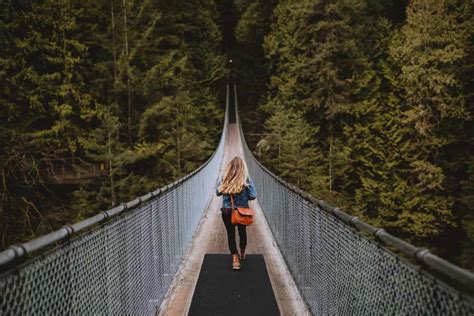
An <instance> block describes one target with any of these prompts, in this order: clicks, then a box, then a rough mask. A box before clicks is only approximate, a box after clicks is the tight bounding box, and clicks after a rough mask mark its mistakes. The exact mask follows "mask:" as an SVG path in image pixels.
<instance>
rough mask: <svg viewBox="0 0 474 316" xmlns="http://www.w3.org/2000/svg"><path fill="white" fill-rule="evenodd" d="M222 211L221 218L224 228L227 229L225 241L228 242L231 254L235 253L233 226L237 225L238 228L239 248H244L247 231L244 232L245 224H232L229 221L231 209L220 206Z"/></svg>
mask: <svg viewBox="0 0 474 316" xmlns="http://www.w3.org/2000/svg"><path fill="white" fill-rule="evenodd" d="M221 212H222V220H223V221H224V225H225V229H226V230H227V243H228V244H229V250H230V253H231V254H237V253H238V252H237V245H236V243H235V226H237V228H238V230H239V239H240V243H239V245H240V248H241V249H245V246H247V232H246V230H245V229H246V228H247V226H246V225H242V224H237V225H232V222H231V215H232V209H230V208H221Z"/></svg>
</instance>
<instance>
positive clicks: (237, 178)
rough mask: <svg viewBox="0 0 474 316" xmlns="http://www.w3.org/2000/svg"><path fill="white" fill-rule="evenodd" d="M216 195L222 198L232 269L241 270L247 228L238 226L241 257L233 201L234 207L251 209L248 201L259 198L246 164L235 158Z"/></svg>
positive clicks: (228, 167)
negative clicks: (233, 215) (234, 221)
mask: <svg viewBox="0 0 474 316" xmlns="http://www.w3.org/2000/svg"><path fill="white" fill-rule="evenodd" d="M216 194H217V195H218V196H219V195H223V197H222V208H221V211H222V220H223V221H224V225H225V228H226V230H227V242H228V244H229V250H230V253H231V254H232V268H233V269H234V270H238V269H240V260H239V259H245V246H246V245H247V233H246V230H245V228H246V227H247V226H245V225H242V224H238V225H237V228H238V230H239V239H240V243H239V244H240V255H239V254H238V253H237V245H236V243H235V225H232V222H231V214H232V201H231V195H232V199H233V202H234V207H249V204H248V201H249V200H254V199H255V198H256V197H257V192H256V191H255V185H254V184H253V181H252V179H250V177H249V175H248V171H247V167H246V166H245V163H244V162H243V161H242V159H240V158H239V157H234V158H233V159H232V160H231V161H230V162H229V163H228V164H227V167H226V171H225V173H224V177H223V178H221V179H220V181H219V184H218V185H217V189H216Z"/></svg>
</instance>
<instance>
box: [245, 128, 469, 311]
mask: <svg viewBox="0 0 474 316" xmlns="http://www.w3.org/2000/svg"><path fill="white" fill-rule="evenodd" d="M242 139H244V137H243V134H242ZM244 153H245V158H246V162H247V165H248V168H249V173H250V175H251V177H252V178H253V180H254V182H255V185H256V187H257V190H258V194H259V196H258V201H259V203H260V205H261V206H262V209H263V212H264V215H265V217H266V219H267V221H268V223H269V225H270V228H271V230H272V234H273V237H274V238H275V240H276V242H277V244H278V247H279V249H280V251H281V253H282V255H283V257H284V258H285V261H286V263H287V265H288V268H289V270H290V271H291V273H292V275H293V277H294V279H295V282H296V284H297V286H298V288H299V291H300V293H301V295H302V296H303V297H304V299H305V301H306V302H307V304H308V306H309V307H310V309H311V311H312V313H313V314H314V315H474V303H473V301H472V298H471V297H470V296H469V295H467V294H465V293H460V292H459V291H458V290H456V289H454V288H453V287H451V286H448V285H446V284H445V283H443V282H442V281H440V280H439V279H437V278H435V277H434V276H432V275H430V274H429V273H428V272H427V271H425V270H424V269H422V268H421V267H419V266H416V265H414V264H411V263H409V262H408V261H407V260H405V259H403V258H401V257H399V256H397V255H395V254H394V253H393V252H391V251H389V250H388V249H387V248H386V247H384V246H382V245H381V244H380V243H379V242H377V241H374V240H372V239H370V238H368V237H366V236H365V235H363V234H361V233H360V232H358V231H357V230H355V229H354V228H353V227H351V226H350V225H347V224H346V223H344V222H342V221H341V220H339V219H338V218H336V217H335V216H332V214H329V213H328V212H326V211H323V210H321V209H320V208H319V207H318V206H317V205H316V204H314V203H311V202H310V201H309V200H308V199H307V198H305V197H303V196H302V195H301V194H298V193H297V192H295V190H292V189H290V188H289V187H288V186H287V185H285V184H284V183H283V182H282V181H280V180H279V179H278V178H277V177H276V176H274V175H273V174H271V172H269V171H268V170H266V169H265V168H263V167H262V166H261V165H260V163H258V162H257V161H256V159H255V157H254V156H253V154H252V153H251V152H250V150H249V148H248V146H247V145H246V144H245V141H244Z"/></svg>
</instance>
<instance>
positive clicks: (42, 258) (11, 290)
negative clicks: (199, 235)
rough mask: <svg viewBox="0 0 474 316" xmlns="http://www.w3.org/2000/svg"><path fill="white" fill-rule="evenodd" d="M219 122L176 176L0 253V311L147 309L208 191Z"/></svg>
mask: <svg viewBox="0 0 474 316" xmlns="http://www.w3.org/2000/svg"><path fill="white" fill-rule="evenodd" d="M227 103H228V102H227ZM227 107H228V105H227ZM226 112H227V111H226ZM226 126H227V117H226V119H225V123H224V130H223V133H222V136H221V139H220V143H219V145H218V148H217V150H216V151H215V152H214V154H213V156H212V157H211V158H210V159H209V160H208V161H207V162H206V163H205V164H203V165H202V166H201V167H200V168H198V169H197V170H196V171H194V172H192V173H190V174H189V175H187V176H185V177H183V178H182V179H180V180H178V181H176V182H175V183H173V184H170V185H168V186H166V187H164V188H161V189H158V190H156V191H155V192H151V193H148V194H147V195H145V196H143V197H140V198H137V199H135V200H133V201H130V202H128V203H124V204H122V205H120V206H118V207H116V208H114V209H111V210H109V211H106V212H102V213H100V214H98V215H96V216H94V217H92V218H89V219H87V220H85V221H83V222H79V223H76V224H74V225H70V226H66V227H63V228H62V229H60V230H58V231H56V232H53V233H51V234H48V235H45V236H42V237H40V238H38V239H36V240H33V241H31V242H28V243H24V244H21V245H14V246H12V247H9V248H8V249H7V250H5V251H4V252H3V253H1V254H0V265H2V266H4V267H5V266H9V268H8V269H7V270H6V271H4V272H3V273H2V274H1V275H0V294H1V295H0V314H1V315H98V314H100V315H154V314H155V313H156V310H157V308H158V307H159V306H160V304H161V303H162V301H163V299H164V297H165V294H166V292H167V290H168V288H169V285H170V284H171V282H172V279H173V277H174V275H175V273H176V271H177V269H178V267H179V265H180V263H181V260H182V258H183V255H184V253H185V252H186V250H187V248H188V247H189V245H190V241H191V239H192V237H193V234H194V232H195V230H196V227H197V225H198V223H199V220H200V218H201V216H202V214H203V211H204V209H205V208H206V206H207V203H208V202H209V201H210V197H211V194H212V193H213V192H214V190H213V188H214V186H215V184H216V180H217V177H218V172H219V169H220V164H221V161H222V155H223V150H224V140H225V132H226ZM92 225H95V226H94V229H89V230H87V229H86V228H90V227H91V226H92ZM57 241H59V242H60V245H59V246H55V247H52V248H51V249H50V250H48V251H46V252H45V253H41V254H38V255H36V256H34V257H33V258H32V259H28V260H27V261H25V262H23V263H21V264H20V265H15V264H12V262H13V263H15V262H16V261H18V260H19V259H21V257H24V256H25V255H26V254H28V253H31V252H34V251H36V250H38V249H40V248H44V247H46V246H48V245H51V244H52V243H54V242H57Z"/></svg>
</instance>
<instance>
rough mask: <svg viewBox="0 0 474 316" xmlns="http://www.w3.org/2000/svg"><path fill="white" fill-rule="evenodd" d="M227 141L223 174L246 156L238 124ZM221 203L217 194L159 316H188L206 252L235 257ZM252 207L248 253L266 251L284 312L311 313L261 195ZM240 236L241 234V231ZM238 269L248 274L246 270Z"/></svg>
mask: <svg viewBox="0 0 474 316" xmlns="http://www.w3.org/2000/svg"><path fill="white" fill-rule="evenodd" d="M225 144H226V145H225V148H224V157H223V164H222V166H221V171H220V172H221V173H222V172H223V169H224V168H225V165H226V163H227V161H229V160H230V159H232V158H233V157H234V156H236V155H238V156H240V157H241V158H244V155H243V149H242V143H241V139H240V132H239V127H238V124H229V125H228V129H227V135H226V142H225ZM257 194H258V191H257ZM221 204H222V197H216V196H215V195H214V196H213V198H212V200H211V202H210V204H209V207H208V209H207V210H205V212H204V214H203V217H202V219H201V222H200V223H199V226H198V228H197V230H196V233H195V236H194V237H193V241H192V244H191V246H190V248H189V250H188V252H187V254H186V255H185V257H184V259H183V263H182V264H181V266H180V268H179V270H178V272H177V273H176V276H175V278H174V280H173V282H172V284H171V286H170V289H169V291H168V293H167V295H166V297H165V299H164V301H163V303H162V305H161V307H160V309H159V312H158V314H159V315H187V313H188V311H189V308H190V304H191V299H192V297H193V293H194V289H195V287H196V283H197V279H198V276H199V271H200V269H201V264H202V262H203V258H204V255H205V254H228V256H229V258H230V257H231V255H230V252H229V249H228V246H227V234H226V231H225V227H224V224H223V223H222V218H221V212H220V206H221ZM250 207H252V208H254V209H255V210H256V215H255V221H254V224H253V225H252V226H249V227H247V240H248V243H247V249H246V253H247V254H262V255H263V257H264V258H265V264H266V269H267V271H268V274H269V278H270V283H271V286H272V288H273V291H274V295H275V297H276V300H277V303H278V308H279V311H280V314H281V315H310V313H309V312H308V310H307V308H306V305H305V303H304V301H303V300H302V298H301V295H300V294H299V292H298V289H297V287H296V285H295V283H294V280H293V278H292V276H291V274H290V272H289V271H288V269H287V267H286V264H285V262H284V259H283V257H282V256H281V253H280V251H279V249H278V247H277V245H276V243H275V241H274V239H273V237H272V234H271V231H270V228H269V226H268V224H267V222H266V219H265V216H264V215H263V213H262V210H261V208H260V205H259V204H258V198H257V200H256V201H251V202H250ZM236 235H237V236H238V233H237V232H236ZM229 264H231V263H229ZM235 272H237V273H245V271H243V270H241V271H235Z"/></svg>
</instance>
